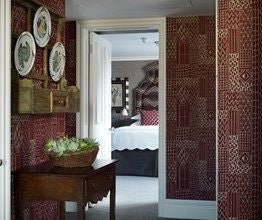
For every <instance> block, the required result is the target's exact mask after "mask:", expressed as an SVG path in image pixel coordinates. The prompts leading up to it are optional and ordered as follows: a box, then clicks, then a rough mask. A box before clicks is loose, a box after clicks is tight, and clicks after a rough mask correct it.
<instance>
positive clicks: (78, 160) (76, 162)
mask: <svg viewBox="0 0 262 220" xmlns="http://www.w3.org/2000/svg"><path fill="white" fill-rule="evenodd" d="M98 150H99V148H98V147H92V148H90V149H88V150H83V151H78V152H75V153H70V154H63V156H61V157H59V156H57V155H56V154H53V153H50V152H48V154H47V155H48V157H49V159H50V160H51V162H52V164H53V166H58V167H86V166H90V165H91V164H92V163H93V162H94V161H95V159H96V155H97V153H98Z"/></svg>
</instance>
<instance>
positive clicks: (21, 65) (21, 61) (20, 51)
mask: <svg viewBox="0 0 262 220" xmlns="http://www.w3.org/2000/svg"><path fill="white" fill-rule="evenodd" d="M35 53H36V45H35V40H34V38H33V36H32V34H31V33H30V32H28V31H25V32H23V33H22V34H21V35H20V36H19V38H18V39H17V41H16V45H15V51H14V59H15V67H16V69H17V71H18V73H19V74H20V75H22V76H25V75H27V74H28V73H29V72H30V70H31V69H32V67H33V65H34V62H35Z"/></svg>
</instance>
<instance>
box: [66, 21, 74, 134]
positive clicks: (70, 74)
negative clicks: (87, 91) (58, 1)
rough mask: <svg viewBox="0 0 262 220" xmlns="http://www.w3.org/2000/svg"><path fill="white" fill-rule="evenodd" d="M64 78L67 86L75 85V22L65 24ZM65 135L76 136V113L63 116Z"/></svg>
mask: <svg viewBox="0 0 262 220" xmlns="http://www.w3.org/2000/svg"><path fill="white" fill-rule="evenodd" d="M65 52H66V57H67V59H66V64H65V77H66V79H67V84H68V85H76V22H75V21H68V22H65ZM65 134H66V135H67V136H69V137H73V136H76V113H66V114H65Z"/></svg>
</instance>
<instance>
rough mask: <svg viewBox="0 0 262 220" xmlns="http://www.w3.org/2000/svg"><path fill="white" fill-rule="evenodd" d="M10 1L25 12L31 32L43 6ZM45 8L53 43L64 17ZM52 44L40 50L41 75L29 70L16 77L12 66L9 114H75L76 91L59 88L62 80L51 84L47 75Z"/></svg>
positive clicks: (34, 1)
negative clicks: (36, 16) (37, 13)
mask: <svg viewBox="0 0 262 220" xmlns="http://www.w3.org/2000/svg"><path fill="white" fill-rule="evenodd" d="M13 2H14V3H16V4H19V5H21V6H23V7H24V8H25V9H26V30H27V31H29V32H31V33H32V32H33V30H32V27H33V20H34V15H35V12H36V11H37V9H38V8H39V7H41V6H43V4H42V3H41V2H40V1H39V0H13ZM45 7H46V8H47V9H48V11H49V12H50V16H51V20H52V22H54V23H56V31H55V37H56V42H61V41H62V39H63V38H62V33H63V31H62V30H63V27H64V18H65V17H64V15H62V14H60V13H58V12H57V11H55V10H53V9H52V8H50V7H48V6H45ZM52 31H53V30H52ZM53 34H54V33H53ZM18 37H19V33H12V39H13V41H12V42H13V49H14V43H15V41H16V40H17V39H18ZM53 43H54V42H53ZM53 43H50V42H49V43H48V44H47V45H46V46H45V47H44V48H41V52H42V59H43V62H42V72H41V74H39V73H37V72H36V71H35V70H34V68H32V70H31V71H30V72H29V73H28V74H27V75H25V76H20V75H19V74H18V72H17V70H16V69H15V67H14V65H12V112H14V113H27V114H40V113H55V112H56V113H58V112H78V111H79V100H80V99H79V92H78V91H74V92H72V91H71V90H68V91H67V90H66V89H62V87H63V86H62V82H61V81H62V80H60V81H58V82H55V81H53V80H52V79H51V77H50V75H49V68H48V65H49V62H48V61H49V54H50V51H51V49H52V46H53V45H52V44H53ZM37 47H38V46H37ZM39 81H42V82H40V84H41V86H35V85H39ZM25 82H26V83H25ZM35 82H36V83H35ZM26 84H27V85H26ZM39 87H40V88H39ZM50 88H52V89H50Z"/></svg>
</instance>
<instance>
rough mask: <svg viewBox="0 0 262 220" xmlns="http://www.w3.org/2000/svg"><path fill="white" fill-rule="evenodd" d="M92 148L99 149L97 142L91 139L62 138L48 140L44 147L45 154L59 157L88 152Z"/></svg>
mask: <svg viewBox="0 0 262 220" xmlns="http://www.w3.org/2000/svg"><path fill="white" fill-rule="evenodd" d="M93 147H99V142H97V141H96V140H95V139H93V138H76V137H71V138H68V137H62V138H56V139H55V138H50V139H49V140H48V141H47V143H46V144H45V146H44V149H45V151H46V152H47V153H49V152H51V153H54V154H57V155H58V156H59V157H61V156H63V155H64V154H70V153H75V152H78V151H83V150H88V149H90V148H93Z"/></svg>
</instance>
